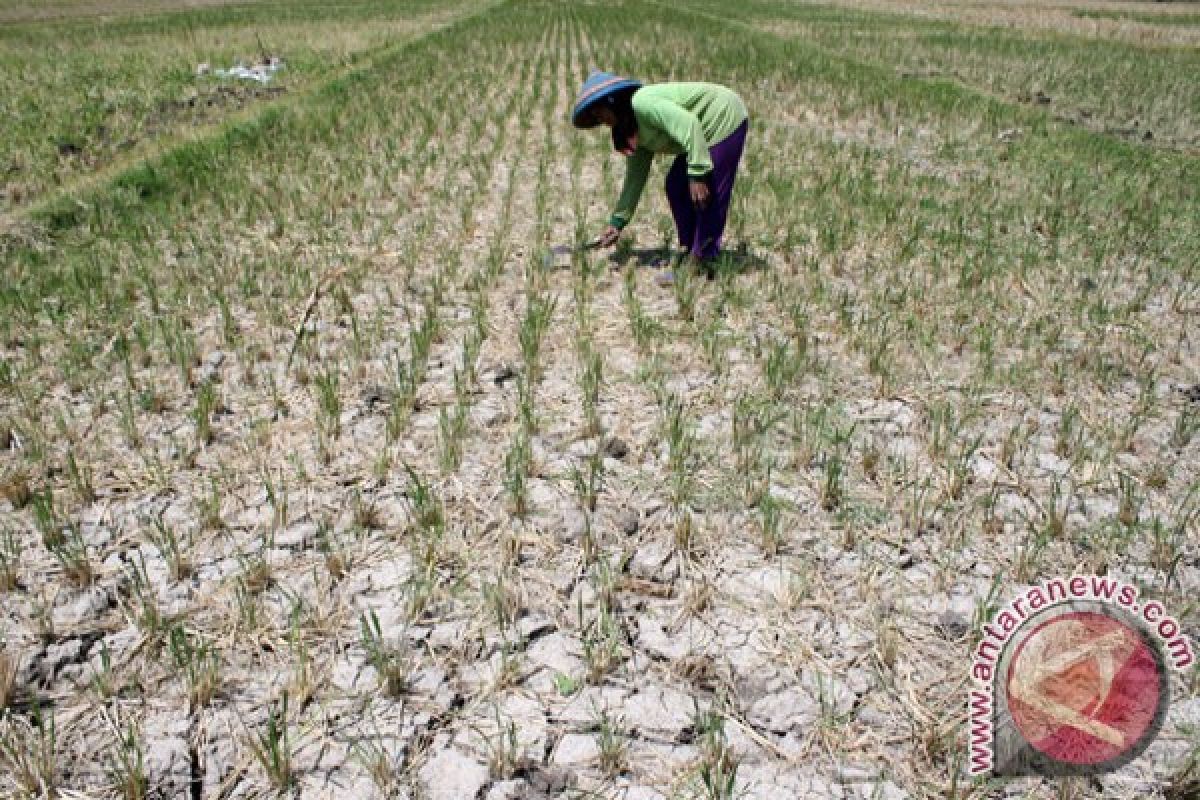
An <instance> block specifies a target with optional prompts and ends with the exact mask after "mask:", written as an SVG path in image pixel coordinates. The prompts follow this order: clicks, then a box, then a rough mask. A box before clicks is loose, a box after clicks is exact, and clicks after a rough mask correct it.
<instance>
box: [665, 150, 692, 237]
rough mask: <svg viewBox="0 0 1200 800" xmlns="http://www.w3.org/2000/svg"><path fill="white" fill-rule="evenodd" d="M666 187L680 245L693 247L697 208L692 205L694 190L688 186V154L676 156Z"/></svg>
mask: <svg viewBox="0 0 1200 800" xmlns="http://www.w3.org/2000/svg"><path fill="white" fill-rule="evenodd" d="M666 188H667V202H668V203H670V204H671V216H672V217H674V218H675V232H676V233H678V234H679V246H680V247H685V248H688V249H691V247H692V243H693V242H694V241H695V238H696V209H695V207H693V206H692V192H691V188H690V187H689V186H688V174H687V157H686V156H676V158H675V163H673V164H671V169H670V170H668V172H667V186H666Z"/></svg>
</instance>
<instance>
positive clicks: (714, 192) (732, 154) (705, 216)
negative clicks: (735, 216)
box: [685, 120, 749, 260]
mask: <svg viewBox="0 0 1200 800" xmlns="http://www.w3.org/2000/svg"><path fill="white" fill-rule="evenodd" d="M748 129H749V120H747V121H746V122H743V123H742V124H741V125H739V126H738V128H737V130H735V131H734V132H733V133H731V134H729V135H728V136H726V137H725V138H724V139H722V140H721V141H719V142H717V143H716V144H715V145H713V146H712V147H710V148H709V150H708V152H709V155H710V156H711V157H712V162H713V170H712V173H711V174H710V175H709V183H708V189H709V192H710V193H711V197H710V198H709V202H708V208H706V209H704V210H703V211H701V212H700V213H699V215H698V216H697V218H696V223H695V224H696V232H695V238H694V240H693V241H692V245H691V247H692V255H694V256H695V257H696V258H700V259H704V260H708V259H711V258H716V256H717V254H718V253H719V252H721V236H722V235H723V234H724V233H725V221H726V219H727V218H728V217H729V201H730V200H731V199H732V198H733V184H734V180H735V179H736V178H737V168H738V163H739V162H741V160H742V150H743V148H745V146H746V131H747V130H748ZM685 177H686V176H685Z"/></svg>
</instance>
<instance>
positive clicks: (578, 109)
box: [571, 72, 642, 128]
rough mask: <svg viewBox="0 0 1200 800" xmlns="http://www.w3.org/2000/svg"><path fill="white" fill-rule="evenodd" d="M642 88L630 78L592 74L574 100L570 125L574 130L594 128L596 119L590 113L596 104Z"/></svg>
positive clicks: (600, 73) (607, 74) (598, 73)
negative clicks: (620, 93) (626, 91)
mask: <svg viewBox="0 0 1200 800" xmlns="http://www.w3.org/2000/svg"><path fill="white" fill-rule="evenodd" d="M640 88H642V82H641V81H635V80H633V79H632V78H622V77H621V76H620V75H614V74H612V73H611V72H593V73H592V74H591V75H588V77H587V80H586V81H584V82H583V86H582V87H581V88H580V89H579V97H578V98H576V100H575V110H574V111H572V112H571V124H572V125H574V126H575V127H576V128H594V127H596V119H595V117H593V116H592V115H591V114H590V113H588V112H590V111H591V110H592V109H594V108H595V107H596V106H597V104H599V103H602V102H603V101H605V100H607V99H608V98H610V97H612V96H613V95H614V94H616V93H617V92H621V91H624V90H627V89H632V90H634V91H636V90H638V89H640Z"/></svg>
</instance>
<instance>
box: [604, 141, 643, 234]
mask: <svg viewBox="0 0 1200 800" xmlns="http://www.w3.org/2000/svg"><path fill="white" fill-rule="evenodd" d="M653 159H654V154H653V153H651V152H650V151H649V150H646V149H645V148H641V147H639V148H638V149H637V150H635V151H634V153H633V155H631V156H630V157H629V159H628V160H627V161H626V162H625V182H624V183H623V184H622V186H621V196H620V197H619V198H617V207H616V209H614V210H613V213H612V217H611V218H610V219H609V221H608V222H609V224H610V225H612V226H613V227H615V228H618V229H620V228H624V227H625V226H626V225H628V224H629V220H631V219H633V212H634V211H636V210H637V206H638V201H639V200H641V199H642V190H643V189H645V188H646V177H647V176H648V175H649V174H650V162H651V161H652V160H653Z"/></svg>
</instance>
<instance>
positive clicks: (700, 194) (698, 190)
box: [689, 179, 711, 211]
mask: <svg viewBox="0 0 1200 800" xmlns="http://www.w3.org/2000/svg"><path fill="white" fill-rule="evenodd" d="M689 188H690V189H691V192H692V205H694V206H695V207H696V208H698V209H700V210H701V211H703V210H704V209H706V208H708V201H709V199H710V197H711V193H710V192H709V191H708V184H707V183H705V182H704V181H703V180H695V179H693V180H692V181H691V182H690V185H689Z"/></svg>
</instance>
